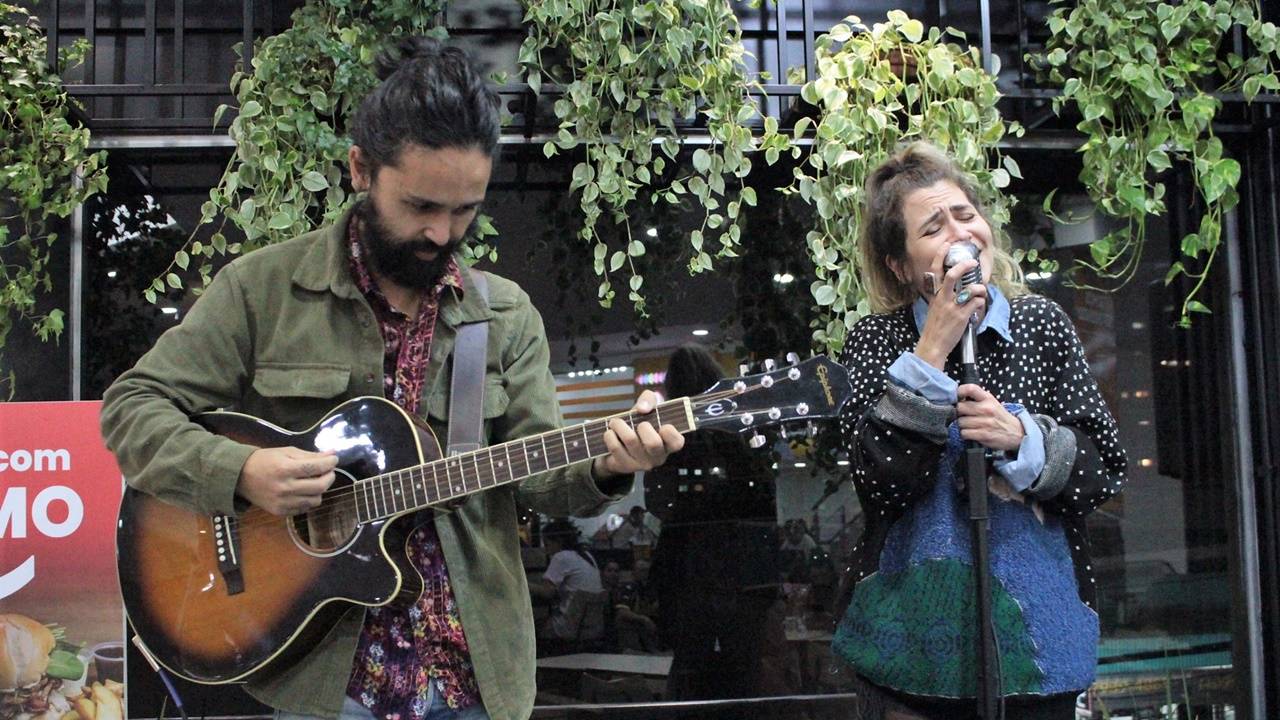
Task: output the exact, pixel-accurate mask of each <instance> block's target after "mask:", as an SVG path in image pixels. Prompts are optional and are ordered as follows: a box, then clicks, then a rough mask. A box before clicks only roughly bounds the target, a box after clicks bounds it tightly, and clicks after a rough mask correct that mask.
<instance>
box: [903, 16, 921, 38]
mask: <svg viewBox="0 0 1280 720" xmlns="http://www.w3.org/2000/svg"><path fill="white" fill-rule="evenodd" d="M902 36H903V37H905V38H906V39H908V40H910V41H911V42H913V43H918V42H920V38H922V37H924V23H922V22H920V21H919V20H908V21H906V22H905V23H903V24H902Z"/></svg>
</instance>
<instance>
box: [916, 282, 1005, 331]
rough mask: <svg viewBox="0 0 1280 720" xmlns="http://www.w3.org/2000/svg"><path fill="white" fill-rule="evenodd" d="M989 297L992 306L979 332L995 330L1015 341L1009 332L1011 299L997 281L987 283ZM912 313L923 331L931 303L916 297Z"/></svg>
mask: <svg viewBox="0 0 1280 720" xmlns="http://www.w3.org/2000/svg"><path fill="white" fill-rule="evenodd" d="M987 298H988V299H989V300H990V301H991V302H990V307H988V308H987V314H986V315H985V316H984V317H983V318H982V324H981V325H979V326H978V334H979V335H981V334H982V333H983V332H985V331H986V330H994V331H995V332H996V334H997V335H999V336H1000V337H1002V338H1004V339H1005V342H1013V335H1012V334H1011V333H1010V332H1009V300H1008V299H1007V298H1005V296H1004V293H1002V292H1000V288H998V287H996V285H995V283H988V284H987ZM911 314H912V317H914V318H915V321H916V331H917V332H920V333H923V332H924V322H925V318H926V317H928V315H929V303H927V302H925V301H924V298H919V297H918V298H916V299H915V302H913V303H912V304H911Z"/></svg>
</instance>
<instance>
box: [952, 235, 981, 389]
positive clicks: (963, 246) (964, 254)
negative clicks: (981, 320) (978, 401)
mask: <svg viewBox="0 0 1280 720" xmlns="http://www.w3.org/2000/svg"><path fill="white" fill-rule="evenodd" d="M970 259H972V260H975V261H977V263H978V264H977V265H975V266H973V269H972V270H970V271H969V272H967V273H965V274H964V275H961V276H960V279H959V280H957V281H956V292H957V293H958V292H960V291H961V290H963V289H965V287H967V286H969V285H973V284H974V283H981V282H982V258H981V257H979V255H978V246H977V245H974V244H973V243H972V242H970V241H968V240H965V241H964V242H958V243H952V245H951V247H949V248H947V257H946V259H945V260H943V261H942V268H943V272H947V271H949V270H951V268H953V267H955V266H956V265H958V264H959V263H961V262H964V261H965V260H970ZM977 327H978V313H977V312H976V311H975V312H973V313H972V314H970V315H969V326H968V327H966V328H965V331H964V335H963V336H962V337H961V339H960V357H961V362H962V363H963V364H964V369H965V372H964V381H965V382H967V383H976V382H977V381H978V374H977V365H976V361H977V358H976V355H977V332H976V328H977Z"/></svg>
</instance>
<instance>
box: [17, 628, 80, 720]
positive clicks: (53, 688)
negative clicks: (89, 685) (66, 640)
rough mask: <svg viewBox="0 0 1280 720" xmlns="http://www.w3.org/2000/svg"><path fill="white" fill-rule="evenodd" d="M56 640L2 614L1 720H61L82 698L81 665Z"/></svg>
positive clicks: (46, 630) (47, 631)
mask: <svg viewBox="0 0 1280 720" xmlns="http://www.w3.org/2000/svg"><path fill="white" fill-rule="evenodd" d="M58 640H59V639H58V637H56V636H55V634H54V630H51V629H50V628H49V627H47V626H45V625H44V624H42V623H40V622H37V621H36V620H33V619H31V618H29V617H27V616H26V615H18V614H15V613H9V614H0V720H61V718H63V717H64V716H66V715H68V714H70V713H72V712H74V707H75V702H76V701H77V700H78V699H84V698H85V697H86V695H87V693H86V692H85V690H86V689H85V687H84V684H83V683H84V677H85V666H84V663H83V662H82V661H81V660H80V658H79V657H77V656H76V654H75V652H73V651H71V650H67V649H65V648H60V647H59V642H58ZM72 648H73V649H74V646H72ZM88 695H90V696H91V695H92V693H88ZM77 715H79V713H77ZM68 720H71V719H70V718H68ZM83 720H90V719H89V718H83Z"/></svg>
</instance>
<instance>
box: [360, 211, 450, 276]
mask: <svg viewBox="0 0 1280 720" xmlns="http://www.w3.org/2000/svg"><path fill="white" fill-rule="evenodd" d="M357 213H358V215H359V216H360V220H361V221H363V224H364V226H363V227H362V228H361V232H360V234H359V237H360V247H361V248H362V249H363V250H364V252H365V257H367V258H368V260H369V264H370V266H371V269H372V270H373V271H374V272H375V273H376V274H377V275H379V276H380V277H383V278H385V279H387V280H390V281H391V282H393V283H395V284H397V285H399V286H401V287H405V288H410V289H413V290H430V289H432V288H434V287H435V286H436V285H437V284H439V282H440V280H441V278H443V277H444V273H445V270H446V269H447V268H448V267H449V261H450V259H451V258H452V257H453V253H454V251H456V250H457V249H458V247H459V246H460V245H462V242H463V240H464V239H465V238H466V237H467V236H468V235H470V234H471V228H472V227H474V226H475V220H472V221H471V225H470V226H468V227H467V231H466V232H465V233H463V235H462V237H459V238H450V240H449V243H448V244H447V245H445V246H443V247H441V246H439V245H436V244H435V243H433V242H431V241H430V240H426V239H424V238H418V239H414V240H405V239H402V238H397V237H396V236H395V235H394V234H393V233H392V232H391V231H390V230H388V229H387V226H386V225H385V224H384V223H383V222H382V216H381V215H380V214H379V213H378V209H377V208H376V207H374V205H373V201H372V200H370V199H367V198H366V199H365V200H364V201H362V202H361V203H360V208H359V210H358V211H357ZM433 250H434V251H436V253H437V254H436V256H435V259H433V260H423V259H422V258H420V257H418V256H417V255H416V254H415V253H416V252H419V251H428V252H429V251H433Z"/></svg>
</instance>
